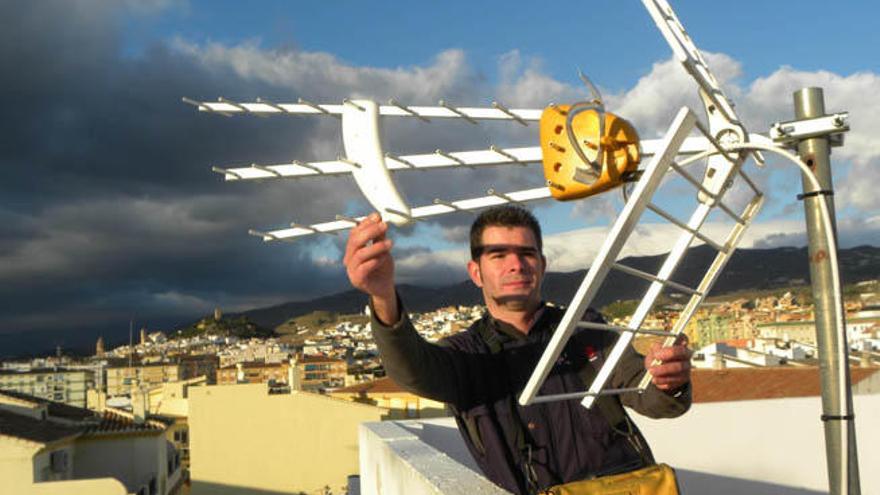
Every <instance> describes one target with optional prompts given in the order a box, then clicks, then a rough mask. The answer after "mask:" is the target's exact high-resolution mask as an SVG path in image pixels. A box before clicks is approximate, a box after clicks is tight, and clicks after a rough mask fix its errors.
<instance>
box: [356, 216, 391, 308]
mask: <svg viewBox="0 0 880 495" xmlns="http://www.w3.org/2000/svg"><path fill="white" fill-rule="evenodd" d="M386 232H388V224H387V223H385V222H383V221H382V218H381V217H380V216H379V214H378V213H372V214H370V216H368V217H367V218H365V219H364V220H363V221H362V222H361V223H359V224H358V225H357V226H356V227H354V228H353V229H351V233H350V234H349V235H348V243H347V244H346V246H345V257H344V258H343V260H342V262H343V263H344V264H345V271H346V273H347V274H348V279H349V280H350V281H351V285H353V286H354V287H355V288H357V289H360V290H361V291H363V292H366V293H367V294H368V295H369V296H370V298H371V299H372V302H373V309H374V310H375V311H376V317H377V318H379V321H381V322H383V323H387V324H393V323H395V322H397V320H398V319H400V318H399V315H398V308H397V294H396V292H395V291H394V260H393V259H392V258H391V247H392V245H393V242H392V241H391V239H386V238H385V234H386Z"/></svg>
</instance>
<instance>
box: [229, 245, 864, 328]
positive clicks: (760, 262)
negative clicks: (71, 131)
mask: <svg viewBox="0 0 880 495" xmlns="http://www.w3.org/2000/svg"><path fill="white" fill-rule="evenodd" d="M715 254H716V251H715V250H714V249H712V248H711V247H709V246H706V245H702V246H697V247H695V248H691V249H690V250H688V252H687V255H686V256H685V258H684V260H683V261H682V264H681V265H680V266H679V268H678V270H677V271H676V276H675V277H674V278H673V280H675V281H676V282H679V283H681V284H684V285H686V286H689V287H696V285H697V284H698V283H699V281H700V279H701V277H702V274H703V271H704V270H705V269H706V268H707V267H708V266H709V264H710V263H711V262H712V260H713V259H714V257H715ZM664 257H665V255H658V256H642V257H629V258H625V259H623V260H621V262H622V263H623V264H625V265H628V266H631V267H633V268H637V269H639V270H643V271H646V272H649V273H656V272H657V271H658V270H659V268H660V264H661V263H662V262H663V259H664ZM839 259H840V265H841V267H840V268H841V277H842V279H843V282H844V283H848V284H851V283H855V282H860V281H862V280H871V279H876V278H880V248H877V247H873V246H858V247H854V248H850V249H841V250H840V252H839ZM585 274H586V269H585V270H579V271H575V272H569V273H548V274H547V277H546V279H545V281H544V297H545V298H546V299H547V300H549V301H555V302H559V303H563V304H564V303H566V302H568V301H569V300H571V297H572V296H573V295H574V293H575V291H576V290H577V288H578V286H579V285H580V283H581V281H582V280H583V278H584V275H585ZM809 280H810V271H809V264H808V260H807V248H806V247H803V248H791V247H783V248H774V249H739V250H737V251H736V253H734V255H733V258H731V260H730V262H729V263H728V264H727V267H726V268H725V270H724V272H723V273H722V274H721V276H720V278H719V279H718V281H717V282H716V284H715V287H714V288H713V290H712V295H714V296H718V295H723V294H727V293H731V292H739V291H746V290H753V289H754V290H767V289H774V288H784V287H791V286H797V285H807V284H809ZM647 285H648V283H647V282H645V281H643V280H641V279H637V278H635V277H632V276H630V275H625V274H622V273H620V272H617V271H614V270H612V271H611V273H610V274H609V276H608V278H607V279H606V281H605V284H604V286H603V288H602V290H601V291H600V293H599V295H598V297H597V298H596V299H595V300H594V301H593V306H595V307H602V306H605V305H606V304H608V303H611V302H614V301H616V300H626V299H636V298H640V297H641V295H642V294H643V293H644V292H645V290H646V288H647ZM398 291H399V292H400V296H401V298H402V299H403V301H404V303H405V304H406V307H407V309H408V310H410V311H415V312H422V311H430V310H433V309H436V308H439V307H443V306H450V305H461V304H464V305H473V304H480V303H481V302H482V297H481V293H480V291H479V290H478V289H477V288H476V287H475V286H474V285H473V284H472V283H471V282H470V281H465V282H460V283H457V284H453V285H449V286H445V287H437V288H430V287H421V286H415V285H400V286H398ZM366 304H367V297H366V296H365V295H364V294H362V293H361V292H359V291H357V290H354V289H352V290H348V291H345V292H340V293H338V294H333V295H330V296H325V297H320V298H317V299H312V300H310V301H299V302H289V303H284V304H279V305H276V306H270V307H266V308H259V309H253V310H250V311H245V312H243V313H241V314H242V315H244V316H247V317H248V318H249V320H250V321H252V322H254V323H256V324H257V325H260V326H262V327H267V328H274V327H276V326H278V325H279V324H281V323H283V322H286V321H288V320H290V319H291V318H296V317H298V316H302V315H306V314H309V313H312V312H314V311H327V312H331V313H349V314H350V313H358V312H361V311H363V308H364V306H365V305H366Z"/></svg>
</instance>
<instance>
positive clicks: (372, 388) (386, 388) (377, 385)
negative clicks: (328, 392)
mask: <svg viewBox="0 0 880 495" xmlns="http://www.w3.org/2000/svg"><path fill="white" fill-rule="evenodd" d="M340 392H341V393H352V394H360V393H367V394H394V393H406V390H404V389H402V388H400V385H398V384H397V383H396V382H395V381H394V380H392V379H391V378H390V377H387V376H386V377H384V378H379V379H378V380H373V381H371V382H366V383H358V384H357V385H351V386H348V387H344V388H340V389H337V390H334V391H333V393H340Z"/></svg>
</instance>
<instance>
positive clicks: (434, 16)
mask: <svg viewBox="0 0 880 495" xmlns="http://www.w3.org/2000/svg"><path fill="white" fill-rule="evenodd" d="M672 5H673V7H674V8H675V9H676V12H677V13H678V15H679V17H680V19H681V20H682V22H683V23H684V24H685V27H686V28H687V29H688V31H689V33H690V34H691V36H692V37H693V38H694V39H695V40H696V41H697V43H698V44H699V47H700V48H701V49H703V50H707V51H712V52H724V53H726V54H728V55H730V56H732V57H734V58H735V59H737V60H741V61H743V62H744V64H745V66H744V77H746V78H747V79H753V78H755V77H758V76H762V75H767V74H769V73H771V72H773V71H775V70H776V69H778V68H779V67H780V66H782V65H790V66H792V67H796V68H798V69H801V70H818V69H824V70H830V71H833V72H835V73H838V74H850V73H853V72H858V71H864V70H871V71H876V70H877V69H878V64H880V59H878V57H877V56H876V54H874V53H872V52H873V49H872V47H876V46H880V34H878V31H877V29H876V27H875V26H874V23H873V22H871V19H876V18H877V13H878V7H877V5H875V4H873V3H871V2H852V1H850V2H845V1H844V2H834V3H829V2H825V1H812V0H806V1H773V2H754V1H744V2H737V3H734V4H727V5H724V4H719V3H717V2H696V1H687V2H674V3H673V4H672ZM127 24H128V26H127V27H128V29H127V30H126V34H125V36H126V40H125V41H126V49H127V50H131V51H132V52H137V51H140V50H142V49H144V47H146V46H150V45H152V44H154V43H155V42H156V40H157V39H169V38H173V37H182V38H185V39H188V40H191V41H193V42H197V43H204V42H208V41H213V42H219V43H222V44H225V45H235V44H239V43H241V42H243V41H246V40H259V41H260V42H261V43H262V45H263V46H266V47H279V46H290V47H296V48H298V49H301V50H305V51H321V52H328V53H332V54H334V55H335V56H337V57H339V58H340V59H342V60H344V61H346V62H348V63H351V64H354V65H364V66H374V67H387V68H393V67H399V66H409V65H420V64H424V63H426V62H427V61H428V60H430V59H431V58H432V57H433V56H435V55H436V54H437V53H439V52H440V51H442V50H446V49H450V48H462V49H464V50H465V51H466V52H467V55H468V57H469V58H470V59H471V60H472V61H473V63H474V64H476V65H478V66H484V65H486V66H492V65H494V60H495V59H496V58H497V57H498V56H499V55H501V54H503V53H506V52H508V51H510V50H520V51H521V52H522V53H523V54H524V55H527V56H535V57H539V58H540V59H542V60H543V61H544V62H545V64H546V66H545V67H546V69H547V71H548V73H549V74H550V75H552V76H553V77H555V78H558V79H560V80H564V81H568V82H572V83H574V82H575V81H576V76H575V74H574V67H576V66H581V67H584V68H587V67H589V68H590V73H591V74H594V77H595V78H596V79H597V80H598V81H601V82H602V84H603V85H604V86H605V87H610V88H612V89H621V88H623V87H626V86H629V85H631V84H633V83H634V82H635V81H636V80H637V79H638V78H639V77H641V76H642V75H644V74H645V72H646V71H647V69H648V68H649V67H650V65H651V64H652V63H654V62H656V61H658V60H661V59H663V58H666V57H668V55H669V48H668V47H667V46H666V44H665V43H664V42H663V40H662V39H661V37H660V35H659V33H658V32H657V30H656V29H655V28H654V25H653V23H652V22H651V19H650V18H649V17H648V15H647V13H646V11H645V9H644V7H643V6H642V4H641V2H639V1H635V0H628V1H610V0H604V1H603V0H600V1H559V2H554V3H553V5H552V9H551V7H550V6H548V5H547V4H543V3H540V2H518V3H511V2H500V1H482V2H469V1H457V0H456V1H446V2H426V1H417V2H354V1H338V2H326V1H284V0H272V1H261V2H252V3H248V4H243V3H242V2H237V1H234V0H218V1H208V0H189V1H188V2H186V3H183V4H179V5H177V6H172V7H170V8H168V9H165V10H162V11H161V12H159V13H157V14H156V15H152V16H136V17H128V19H127ZM609 48H610V50H611V51H612V52H613V53H612V54H610V55H609V54H608V49H609ZM615 54H616V55H615ZM603 61H605V62H609V63H603ZM490 77H491V74H490Z"/></svg>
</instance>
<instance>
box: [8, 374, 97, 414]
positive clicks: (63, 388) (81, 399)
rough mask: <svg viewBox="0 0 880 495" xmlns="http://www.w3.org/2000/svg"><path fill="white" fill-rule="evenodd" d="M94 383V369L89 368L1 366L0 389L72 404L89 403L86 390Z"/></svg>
mask: <svg viewBox="0 0 880 495" xmlns="http://www.w3.org/2000/svg"><path fill="white" fill-rule="evenodd" d="M94 386H95V375H94V372H93V371H91V370H87V369H80V370H71V369H66V368H37V369H31V370H29V371H15V370H0V389H4V390H11V391H14V392H20V393H22V394H27V395H32V396H34V397H37V398H41V399H46V400H51V401H55V402H62V403H64V404H68V405H71V406H77V407H86V391H87V390H88V389H89V388H91V387H94Z"/></svg>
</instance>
